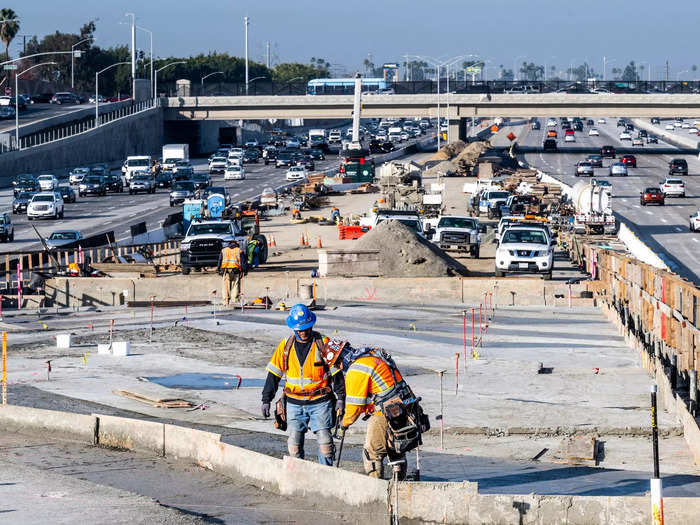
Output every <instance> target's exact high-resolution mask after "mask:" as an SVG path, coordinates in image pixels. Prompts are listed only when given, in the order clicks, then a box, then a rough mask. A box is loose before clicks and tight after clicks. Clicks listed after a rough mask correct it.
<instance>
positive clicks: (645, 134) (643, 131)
mask: <svg viewBox="0 0 700 525" xmlns="http://www.w3.org/2000/svg"><path fill="white" fill-rule="evenodd" d="M639 136H640V137H642V138H647V137H648V136H649V134H648V133H647V130H645V129H640V130H639Z"/></svg>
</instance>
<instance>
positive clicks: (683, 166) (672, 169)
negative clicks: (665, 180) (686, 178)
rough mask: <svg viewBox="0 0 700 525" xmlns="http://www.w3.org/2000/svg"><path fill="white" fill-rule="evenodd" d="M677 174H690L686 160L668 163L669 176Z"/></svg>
mask: <svg viewBox="0 0 700 525" xmlns="http://www.w3.org/2000/svg"><path fill="white" fill-rule="evenodd" d="M676 173H678V174H680V175H687V174H688V163H687V162H686V160H685V159H673V160H672V161H671V162H669V163H668V174H669V175H675V174H676Z"/></svg>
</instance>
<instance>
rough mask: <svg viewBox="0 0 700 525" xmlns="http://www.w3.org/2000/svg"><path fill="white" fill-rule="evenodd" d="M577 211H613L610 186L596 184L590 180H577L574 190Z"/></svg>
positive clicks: (582, 212)
mask: <svg viewBox="0 0 700 525" xmlns="http://www.w3.org/2000/svg"><path fill="white" fill-rule="evenodd" d="M572 201H573V203H574V206H575V207H576V213H581V214H587V213H606V214H609V213H612V195H611V193H610V188H608V187H605V186H594V185H593V184H590V183H588V182H583V181H581V182H577V183H576V185H575V186H574V188H573V191H572Z"/></svg>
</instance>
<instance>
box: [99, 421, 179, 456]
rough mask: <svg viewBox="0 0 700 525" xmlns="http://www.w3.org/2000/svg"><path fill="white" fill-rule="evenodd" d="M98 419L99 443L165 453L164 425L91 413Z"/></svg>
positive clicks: (160, 453)
mask: <svg viewBox="0 0 700 525" xmlns="http://www.w3.org/2000/svg"><path fill="white" fill-rule="evenodd" d="M93 416H95V417H97V418H98V419H99V422H98V429H97V432H98V434H97V436H98V437H97V440H98V443H99V444H100V445H105V446H108V447H115V448H125V449H128V450H140V451H142V452H153V453H155V454H158V455H159V456H163V455H165V428H164V427H165V425H164V424H163V423H156V422H154V421H141V420H138V419H128V418H125V417H116V416H105V415H102V414H93Z"/></svg>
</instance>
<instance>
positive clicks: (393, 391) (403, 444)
mask: <svg viewBox="0 0 700 525" xmlns="http://www.w3.org/2000/svg"><path fill="white" fill-rule="evenodd" d="M365 350H366V351H365V352H364V353H360V354H359V355H357V357H356V358H355V359H359V358H360V357H366V356H373V357H376V358H379V359H381V360H382V361H383V362H384V363H385V364H386V365H387V367H389V369H390V370H391V374H392V376H393V377H394V383H395V384H394V386H393V388H390V389H389V390H387V391H386V392H382V393H381V394H376V395H375V396H374V397H373V398H372V403H373V404H374V407H375V409H377V410H379V411H380V412H381V413H382V414H383V415H384V417H386V420H387V422H388V423H389V435H388V436H387V437H388V444H389V446H390V447H391V449H392V450H394V451H396V453H398V454H403V453H405V452H408V451H410V450H413V449H414V448H416V447H418V446H420V445H422V444H423V438H422V434H423V433H424V432H427V431H428V430H430V419H429V418H428V416H427V415H426V414H424V413H423V408H422V407H421V406H420V401H421V398H420V397H416V395H415V394H414V393H413V390H411V387H410V386H408V383H406V381H404V379H403V376H402V375H401V374H400V373H399V369H398V367H397V366H396V363H395V362H394V359H393V358H392V357H391V355H390V354H389V353H388V352H386V350H384V349H382V348H366V349H365Z"/></svg>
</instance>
